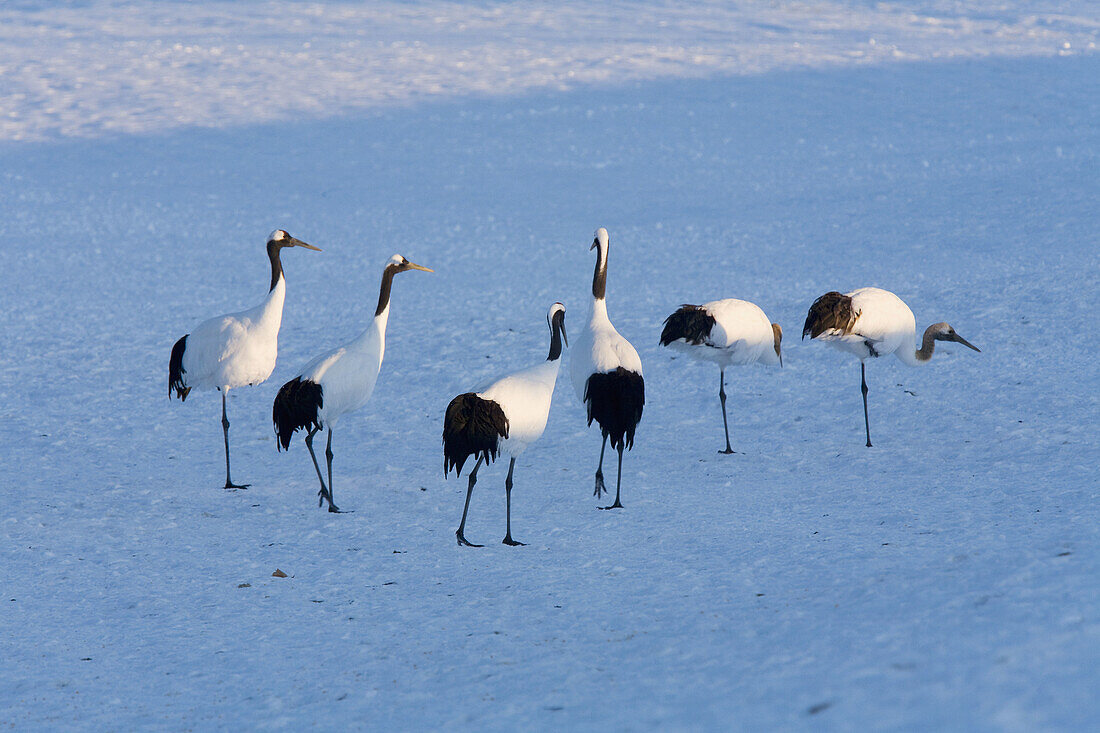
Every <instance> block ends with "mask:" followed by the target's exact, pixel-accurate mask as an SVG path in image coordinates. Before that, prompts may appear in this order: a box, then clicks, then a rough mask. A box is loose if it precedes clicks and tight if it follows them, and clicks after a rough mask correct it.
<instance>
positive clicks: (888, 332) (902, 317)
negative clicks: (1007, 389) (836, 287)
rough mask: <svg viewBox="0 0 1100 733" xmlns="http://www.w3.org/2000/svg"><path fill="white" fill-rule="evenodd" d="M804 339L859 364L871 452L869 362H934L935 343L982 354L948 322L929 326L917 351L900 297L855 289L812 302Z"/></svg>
mask: <svg viewBox="0 0 1100 733" xmlns="http://www.w3.org/2000/svg"><path fill="white" fill-rule="evenodd" d="M807 336H809V337H810V338H811V339H815V340H817V341H824V342H825V343H827V344H829V345H830V346H833V347H835V348H838V349H840V350H841V351H844V352H846V353H849V354H853V355H855V356H856V357H857V358H858V359H859V374H860V391H861V392H862V393H863V425H864V427H865V428H866V430H867V447H868V448H870V447H871V421H870V419H869V418H868V416H867V391H868V390H867V366H866V361H867V359H869V358H873V357H879V356H886V355H887V354H893V355H894V356H896V357H897V358H898V359H900V360H901V361H902V362H904V363H905V364H908V365H909V366H916V365H918V364H925V363H927V362H928V361H929V360H930V359H931V358H932V354H933V352H935V350H936V342H937V341H953V342H955V343H959V344H962V345H963V346H965V347H967V348H969V349H973V350H974V351H978V352H980V351H981V349H979V348H978V347H977V346H975V345H974V344H972V343H970V342H969V341H967V340H966V339H964V338H963V337H962V336H960V335H959V334H957V333H955V329H954V328H952V327H951V325H950V324H948V323H933V324H932V325H931V326H929V327H928V328H926V329H925V330H924V336H923V338H922V339H921V346H920V348H919V349H918V348H917V344H916V341H917V321H916V318H914V317H913V311H911V310H910V309H909V306H907V305H906V304H905V301H903V300H902V299H901V298H899V297H898V296H896V295H894V294H893V293H891V292H890V291H889V290H882V289H880V288H859V289H858V290H853V291H852V292H850V293H846V294H845V293H838V292H836V291H832V292H828V293H825V294H824V295H822V296H821V297H820V298H818V299H817V300H815V301H814V302H813V305H811V306H810V310H809V312H808V313H807V314H806V322H805V324H803V326H802V338H803V339H805V338H806V337H807Z"/></svg>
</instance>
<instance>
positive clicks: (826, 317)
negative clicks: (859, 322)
mask: <svg viewBox="0 0 1100 733" xmlns="http://www.w3.org/2000/svg"><path fill="white" fill-rule="evenodd" d="M858 318H859V313H856V312H855V311H854V310H852V299H851V298H850V297H848V296H847V295H844V294H843V293H838V292H836V291H835V290H834V291H832V292H829V293H825V294H824V295H822V296H821V297H820V298H818V299H817V300H815V301H814V304H813V305H811V306H810V311H809V313H807V314H806V323H805V324H803V326H802V338H806V336H809V337H810V338H812V339H815V338H817V337H818V336H820V335H821V334H823V333H825V332H826V331H829V330H831V329H836V330H837V331H839V332H840V333H843V334H848V333H851V332H852V329H853V328H854V327H855V324H856V319H858Z"/></svg>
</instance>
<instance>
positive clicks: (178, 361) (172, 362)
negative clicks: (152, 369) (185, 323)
mask: <svg viewBox="0 0 1100 733" xmlns="http://www.w3.org/2000/svg"><path fill="white" fill-rule="evenodd" d="M190 335H191V334H186V335H184V337H183V338H181V339H180V340H179V341H177V342H176V344H175V346H173V347H172V356H170V357H168V396H169V397H171V396H172V390H173V389H174V390H176V397H179V398H180V400H181V401H183V402H186V401H187V395H188V394H189V393H190V392H191V388H190V387H188V386H187V385H186V384H184V383H183V375H184V374H185V373H186V372H187V370H186V369H184V368H183V352H184V351H186V350H187V337H188V336H190Z"/></svg>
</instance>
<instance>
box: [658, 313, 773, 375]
mask: <svg viewBox="0 0 1100 733" xmlns="http://www.w3.org/2000/svg"><path fill="white" fill-rule="evenodd" d="M701 307H702V308H703V309H704V310H705V311H706V312H707V313H708V314H709V315H710V316H711V318H713V319H714V327H713V328H711V330H710V334H709V335H708V336H707V338H706V340H705V341H704V342H703V343H701V344H690V343H688V342H686V341H684V340H683V339H677V340H675V341H672V342H670V343H669V344H668V347H669V348H670V349H674V350H675V351H678V352H681V353H683V354H687V355H688V356H690V357H691V358H693V359H698V360H699V361H705V362H709V363H713V364H717V365H718V366H719V367H721V368H722V369H725V368H727V367H730V366H743V365H745V364H755V363H757V362H760V363H761V364H779V355H778V354H776V353H775V333H774V331H773V330H772V323H771V321H769V320H768V317H767V315H765V314H764V311H763V310H761V309H760V307H759V306H757V305H756V304H755V303H750V302H748V301H747V300H738V299H737V298H725V299H723V300H712V301H711V302H709V303H704V304H703V305H702V306H701Z"/></svg>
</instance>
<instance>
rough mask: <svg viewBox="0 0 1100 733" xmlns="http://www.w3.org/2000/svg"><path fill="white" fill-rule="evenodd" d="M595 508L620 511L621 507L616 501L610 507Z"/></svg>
mask: <svg viewBox="0 0 1100 733" xmlns="http://www.w3.org/2000/svg"><path fill="white" fill-rule="evenodd" d="M597 508H598V509H622V508H623V505H622V504H620V503H619V500H618V499H616V500H615V503H614V504H612V505H611V506H601V507H597Z"/></svg>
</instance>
